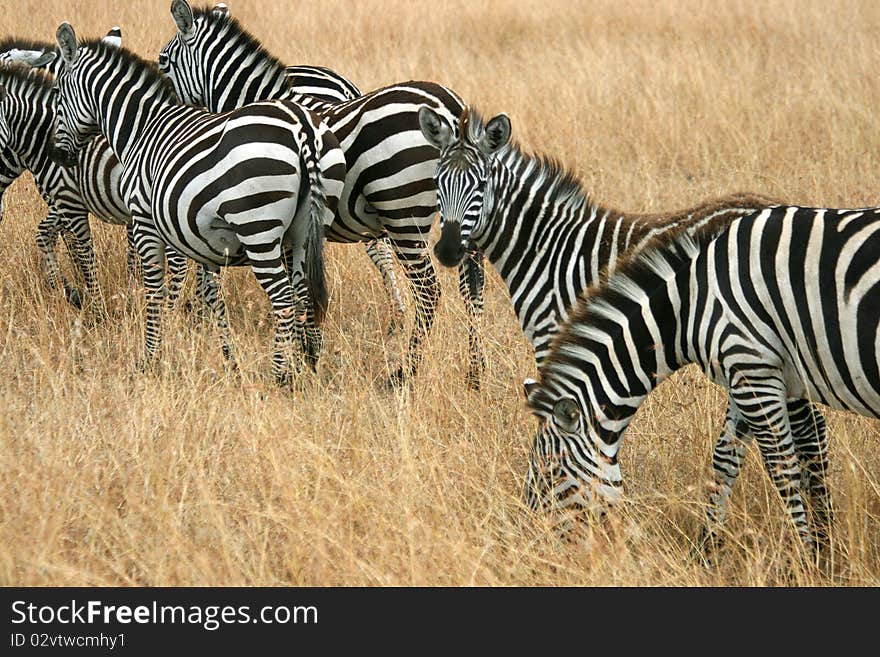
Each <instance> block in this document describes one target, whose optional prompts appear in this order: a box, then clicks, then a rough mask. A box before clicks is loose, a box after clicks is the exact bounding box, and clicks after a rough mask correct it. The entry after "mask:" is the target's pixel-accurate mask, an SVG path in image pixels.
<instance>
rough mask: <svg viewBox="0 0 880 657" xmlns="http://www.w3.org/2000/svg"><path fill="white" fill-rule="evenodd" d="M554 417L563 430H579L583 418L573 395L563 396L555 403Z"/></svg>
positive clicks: (569, 431)
mask: <svg viewBox="0 0 880 657" xmlns="http://www.w3.org/2000/svg"><path fill="white" fill-rule="evenodd" d="M553 419H554V420H555V421H556V424H558V425H559V427H560V428H561V429H562V430H563V431H567V432H568V433H574V432H575V431H577V428H578V424H580V419H581V409H580V407H579V406H578V405H577V402H576V401H575V400H574V399H572V398H571V397H563V398H562V399H560V400H559V401H558V402H556V403H555V404H554V405H553Z"/></svg>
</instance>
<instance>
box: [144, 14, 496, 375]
mask: <svg viewBox="0 0 880 657" xmlns="http://www.w3.org/2000/svg"><path fill="white" fill-rule="evenodd" d="M171 14H172V17H173V18H174V21H175V24H176V25H177V29H178V32H177V34H175V35H174V37H172V39H171V40H170V41H169V42H168V43H167V44H166V45H165V47H164V48H163V49H162V51H161V53H160V55H159V68H160V70H162V71H163V72H164V73H166V75H168V76H169V77H170V78H171V80H172V81H173V83H174V87H175V89H176V91H177V92H178V95H179V96H180V97H181V99H183V100H184V101H186V102H188V103H191V104H195V105H204V106H206V107H208V109H210V110H212V111H226V110H229V109H232V108H234V107H237V106H240V105H241V104H243V103H246V102H253V101H255V100H262V99H266V98H289V99H291V100H293V101H295V102H298V103H302V104H303V105H305V106H307V107H309V108H312V109H315V110H316V111H318V112H319V113H320V115H321V117H322V119H323V120H324V121H325V122H326V124H327V125H328V126H329V127H330V129H331V130H332V131H333V132H334V134H335V135H336V137H337V138H338V139H339V143H340V145H341V146H342V149H343V151H344V152H345V158H346V162H347V164H348V176H347V178H346V182H345V188H344V189H343V194H342V198H341V199H340V203H339V208H338V212H337V216H336V218H335V220H334V221H333V223H332V225H329V226H328V227H327V239H329V240H331V241H334V242H360V241H367V240H372V239H375V238H377V237H386V236H387V237H388V238H389V239H390V242H391V245H392V248H393V250H394V252H395V254H396V255H397V258H398V259H399V260H400V261H401V263H402V264H403V266H404V269H405V270H406V274H407V277H408V278H409V280H410V282H411V283H412V287H413V291H414V293H415V302H416V325H415V327H414V328H413V332H412V335H411V337H410V345H409V354H408V359H407V361H408V362H407V366H406V367H403V366H401V368H400V369H399V370H398V371H397V372H395V373H394V374H393V375H392V377H391V379H390V380H389V384H397V383H400V382H401V381H402V380H403V379H405V378H407V377H408V376H412V375H413V374H414V373H415V371H416V369H417V367H418V364H419V361H420V360H421V343H422V341H423V339H424V338H425V336H426V335H427V333H428V332H429V330H430V328H431V326H432V324H433V321H434V312H435V309H436V306H437V302H438V299H439V296H440V288H439V285H438V282H437V278H436V274H435V272H434V265H433V263H432V262H431V258H430V254H429V252H428V233H429V231H430V229H431V225H432V223H433V219H434V214H435V212H436V209H437V201H436V190H435V188H434V171H435V169H436V166H437V151H436V149H435V148H434V147H433V146H431V144H429V143H428V142H427V141H426V140H425V138H424V136H423V135H422V134H421V131H420V128H419V120H418V112H419V108H421V107H422V106H424V105H427V106H429V107H432V108H433V109H434V110H435V111H436V112H438V114H439V115H441V116H444V117H445V118H446V119H447V120H449V121H450V122H453V123H454V122H455V121H457V119H458V116H459V115H460V114H461V111H462V109H463V106H462V103H461V101H460V100H459V98H458V97H457V96H456V95H455V94H454V93H452V92H451V91H450V90H448V89H446V88H444V87H442V86H440V85H438V84H434V83H430V82H407V83H404V84H397V85H393V86H390V87H385V88H383V89H379V90H377V91H373V92H371V93H368V94H366V95H363V96H361V97H359V98H356V99H355V100H350V101H348V102H345V103H340V104H328V103H322V102H320V101H317V100H315V99H314V98H310V97H307V96H304V95H303V94H300V93H297V91H296V89H291V88H290V87H289V85H288V79H287V72H286V70H285V68H284V66H282V65H281V64H280V62H279V61H278V60H277V59H275V58H274V57H273V56H272V55H270V54H269V53H268V52H266V50H265V48H263V46H262V44H260V42H259V41H258V40H257V39H256V38H255V37H254V36H252V35H251V34H249V33H248V32H247V31H246V30H244V29H243V28H242V27H241V25H240V24H239V23H238V22H237V21H236V20H235V19H234V18H232V17H231V16H230V15H229V13H228V11H226V10H225V9H224V10H222V11H218V10H216V9H215V10H210V9H202V10H196V11H193V10H192V9H191V8H190V7H189V5H188V4H187V3H186V2H185V0H174V2H173V3H172V6H171ZM473 266H481V263H477V264H476V265H473ZM467 270H468V267H462V268H461V269H460V278H466V277H467V276H468V271H467ZM480 274H481V272H480ZM470 277H471V278H475V277H476V274H473V273H471V274H470ZM476 303H477V302H475V301H474V300H473V299H470V300H469V307H471V308H472V307H474V305H476ZM478 303H479V305H480V307H481V306H482V300H481V299H480V300H479V301H478Z"/></svg>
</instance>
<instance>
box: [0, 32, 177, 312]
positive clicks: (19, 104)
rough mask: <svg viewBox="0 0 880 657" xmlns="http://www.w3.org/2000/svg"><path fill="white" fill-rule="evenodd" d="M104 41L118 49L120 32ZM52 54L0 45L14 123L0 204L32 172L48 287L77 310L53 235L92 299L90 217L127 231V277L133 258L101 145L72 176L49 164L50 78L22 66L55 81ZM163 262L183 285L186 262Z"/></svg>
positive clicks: (50, 49)
mask: <svg viewBox="0 0 880 657" xmlns="http://www.w3.org/2000/svg"><path fill="white" fill-rule="evenodd" d="M103 41H104V42H105V43H107V44H108V45H111V46H118V45H119V44H120V43H121V32H120V30H119V28H118V27H114V28H113V29H111V30H110V31H109V32H108V33H107V36H105V37H104V38H103ZM57 55H58V53H57V50H56V49H55V47H54V46H52V45H50V44H46V43H41V42H35V41H23V40H20V39H5V40H3V41H0V82H2V83H3V84H6V85H7V86H8V87H9V90H10V94H9V103H8V106H9V109H7V110H6V112H7V113H11V114H12V116H11V117H10V118H9V120H10V121H12V123H13V125H12V128H11V134H10V136H9V138H8V139H6V140H4V141H3V144H4V146H5V147H4V148H3V150H2V151H0V200H2V195H3V193H4V192H5V191H6V189H7V188H8V187H9V185H11V184H12V182H13V181H14V180H15V179H16V178H18V176H20V175H21V174H22V172H24V171H25V170H29V171H31V173H32V174H33V176H34V181H35V182H36V184H37V187H38V189H39V190H40V193H41V195H42V196H43V198H44V199H45V200H46V202H47V203H48V205H49V211H48V213H47V215H46V217H45V218H44V219H43V220H42V221H41V222H40V224H39V226H38V228H37V239H36V241H37V245H38V246H39V248H40V251H41V253H42V260H43V267H44V270H45V272H46V276H47V279H48V282H49V285H50V287H52V288H53V289H55V288H57V287H58V286H59V281H60V284H61V287H62V289H63V290H64V295H65V298H66V299H67V300H68V301H70V302H71V303H72V304H73V305H75V306H76V307H80V306H81V303H82V297H81V295H80V292H79V290H77V289H76V287H74V286H73V285H72V284H71V283H70V282H69V281H68V280H67V279H66V278H65V277H64V276H63V275H62V273H61V269H60V267H59V266H58V261H57V259H56V257H55V244H56V242H57V239H58V235H59V233H61V235H62V236H63V237H64V239H65V242H66V243H68V246H69V249H68V250H69V251H70V253H71V255H72V256H73V257H74V260H75V261H76V262H77V264H78V266H79V269H80V271H81V272H82V275H83V279H84V281H85V283H86V287H87V289H88V290H89V296H90V298H91V299H96V298H98V297H97V294H98V284H97V278H96V276H95V268H94V250H93V247H92V238H91V230H90V227H89V222H88V213H89V212H91V213H92V214H94V215H95V216H96V217H98V218H99V219H101V220H102V221H105V222H107V223H111V224H124V225H127V226H128V237H129V256H128V264H129V269H130V270H132V269H133V266H134V263H135V260H134V258H135V251H134V244H133V242H132V240H131V217H130V216H129V214H128V209H127V208H126V207H125V204H124V203H123V202H122V199H121V198H120V196H119V190H118V179H119V173H120V171H121V168H120V166H119V162H118V160H116V157H115V156H114V155H113V153H112V151H111V150H110V147H109V145H108V144H107V142H106V141H105V140H104V139H103V138H98V139H95V140H94V141H93V142H92V143H90V144H89V145H88V146H87V147H86V148H85V149H84V150H83V152H82V153H81V155H80V166H79V167H77V168H76V169H73V170H66V169H64V168H63V167H60V166H59V165H58V164H56V163H55V162H53V161H52V160H51V159H50V152H49V151H50V144H51V139H52V130H53V126H54V105H53V103H52V100H51V98H49V91H48V89H49V87H50V86H51V78H47V77H44V76H40V75H33V76H31V75H28V73H27V71H26V69H24V68H21V65H26V66H29V67H37V68H40V69H41V70H42V71H45V72H46V73H47V74H50V75H52V76H54V75H55V74H56V73H57V72H58V69H59V68H60V65H61V60H60V58H58V56H57ZM7 64H8V65H9V66H7ZM16 64H18V66H16ZM0 214H2V204H0ZM168 257H169V265H170V267H171V268H172V269H173V271H174V272H175V276H174V278H173V280H174V281H175V282H177V283H182V280H183V276H185V274H186V260H185V259H184V258H183V257H182V256H180V255H179V254H177V253H174V252H172V251H170V250H169V253H168ZM178 287H179V285H178Z"/></svg>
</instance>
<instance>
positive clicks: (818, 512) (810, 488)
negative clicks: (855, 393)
mask: <svg viewBox="0 0 880 657" xmlns="http://www.w3.org/2000/svg"><path fill="white" fill-rule="evenodd" d="M788 417H789V422H790V423H791V433H792V437H793V439H794V446H795V450H797V454H798V458H799V459H800V464H801V478H802V490H803V491H804V493H805V494H806V495H808V497H809V501H810V503H809V515H810V525H811V527H812V528H813V540H814V541H815V542H816V546H817V547H818V548H820V549H823V550H824V549H827V548H828V547H829V546H830V537H831V523H832V522H833V519H834V511H833V508H832V502H831V495H830V493H829V491H828V484H827V476H828V430H827V426H826V424H825V416H823V415H822V411H820V410H819V409H818V408H817V407H816V406H815V405H814V404H813V403H811V402H809V401H808V400H806V399H798V400H792V401H789V403H788Z"/></svg>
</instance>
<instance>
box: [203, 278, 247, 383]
mask: <svg viewBox="0 0 880 657" xmlns="http://www.w3.org/2000/svg"><path fill="white" fill-rule="evenodd" d="M219 272H220V268H219V267H218V268H216V269H208V267H206V266H204V265H200V266H199V268H198V278H199V286H198V287H200V288H201V291H200V292H197V293H198V296H199V299H200V300H201V302H202V303H203V304H204V306H205V307H207V308H209V309H210V311H211V316H212V317H213V318H214V326H216V328H217V331H218V332H219V333H220V344H221V349H222V351H223V357H224V358H225V359H226V361H227V362H228V363H229V367H230V368H231V369H232V370H237V369H238V365H237V364H236V362H235V352H234V351H233V349H232V340H231V334H230V331H229V320H228V319H227V317H226V302H225V301H224V300H223V295H222V294H221V292H220V280H219V278H218V277H217V274H218V273H219Z"/></svg>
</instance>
